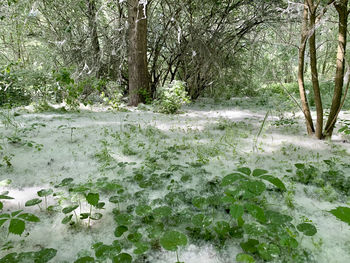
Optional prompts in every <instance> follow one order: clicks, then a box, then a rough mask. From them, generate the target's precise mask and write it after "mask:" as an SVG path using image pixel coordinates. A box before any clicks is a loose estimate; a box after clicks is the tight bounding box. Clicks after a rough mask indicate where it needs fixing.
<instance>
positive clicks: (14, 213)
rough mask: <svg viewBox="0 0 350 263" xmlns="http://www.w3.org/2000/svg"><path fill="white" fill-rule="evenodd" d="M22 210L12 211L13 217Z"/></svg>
mask: <svg viewBox="0 0 350 263" xmlns="http://www.w3.org/2000/svg"><path fill="white" fill-rule="evenodd" d="M22 211H23V210H18V211H15V212H12V213H11V217H15V216H17V215H18V214H20V213H22Z"/></svg>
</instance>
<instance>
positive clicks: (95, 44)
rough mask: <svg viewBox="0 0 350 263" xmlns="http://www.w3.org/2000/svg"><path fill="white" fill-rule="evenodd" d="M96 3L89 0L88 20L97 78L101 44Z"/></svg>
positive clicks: (93, 63) (93, 65)
mask: <svg viewBox="0 0 350 263" xmlns="http://www.w3.org/2000/svg"><path fill="white" fill-rule="evenodd" d="M96 13H97V10H96V1H95V0H88V20H89V29H90V39H91V45H92V51H93V61H92V67H93V69H94V71H95V72H96V76H97V77H99V75H100V51H101V49H100V43H99V40H98V34H97V17H96Z"/></svg>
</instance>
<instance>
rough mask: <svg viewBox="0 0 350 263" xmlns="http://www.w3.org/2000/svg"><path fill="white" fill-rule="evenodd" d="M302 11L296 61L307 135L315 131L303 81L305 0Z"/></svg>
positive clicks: (305, 30) (306, 21)
mask: <svg viewBox="0 0 350 263" xmlns="http://www.w3.org/2000/svg"><path fill="white" fill-rule="evenodd" d="M304 4H305V6H304V13H303V25H302V30H301V31H302V32H301V42H300V46H299V63H298V85H299V94H300V100H301V105H302V109H303V113H304V116H305V121H306V129H307V133H308V134H309V135H311V134H313V133H314V132H315V129H314V125H313V121H312V116H311V113H310V107H309V103H308V100H307V97H306V93H305V83H304V64H305V49H306V42H307V32H308V9H307V6H306V0H305V3H304Z"/></svg>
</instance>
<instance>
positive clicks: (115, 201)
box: [109, 195, 120, 204]
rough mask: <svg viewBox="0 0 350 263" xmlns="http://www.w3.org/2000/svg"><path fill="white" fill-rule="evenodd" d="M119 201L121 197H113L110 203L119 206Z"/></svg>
mask: <svg viewBox="0 0 350 263" xmlns="http://www.w3.org/2000/svg"><path fill="white" fill-rule="evenodd" d="M119 199H120V197H119V196H116V195H115V196H111V197H110V198H109V202H111V203H113V204H118V203H119Z"/></svg>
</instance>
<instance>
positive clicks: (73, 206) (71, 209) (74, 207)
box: [62, 205, 79, 214]
mask: <svg viewBox="0 0 350 263" xmlns="http://www.w3.org/2000/svg"><path fill="white" fill-rule="evenodd" d="M78 207H79V205H70V206H67V207H65V208H63V209H62V213H63V214H68V213H70V212H73V211H74V210H75V209H77V208H78Z"/></svg>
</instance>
